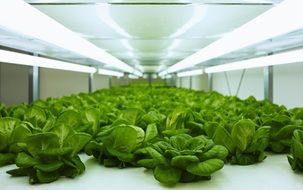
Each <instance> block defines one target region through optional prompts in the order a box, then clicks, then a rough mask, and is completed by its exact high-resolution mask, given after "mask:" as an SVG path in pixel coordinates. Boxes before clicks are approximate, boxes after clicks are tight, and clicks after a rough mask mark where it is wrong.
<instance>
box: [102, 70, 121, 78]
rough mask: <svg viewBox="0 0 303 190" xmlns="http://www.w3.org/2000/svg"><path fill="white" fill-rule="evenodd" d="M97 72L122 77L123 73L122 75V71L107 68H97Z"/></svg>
mask: <svg viewBox="0 0 303 190" xmlns="http://www.w3.org/2000/svg"><path fill="white" fill-rule="evenodd" d="M98 74H100V75H109V76H116V77H123V75H124V74H123V73H122V72H118V71H112V70H107V69H98Z"/></svg>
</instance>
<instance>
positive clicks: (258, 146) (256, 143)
mask: <svg viewBox="0 0 303 190" xmlns="http://www.w3.org/2000/svg"><path fill="white" fill-rule="evenodd" d="M270 129H271V127H269V126H264V127H260V128H259V129H258V130H257V131H256V132H255V134H254V136H253V140H252V142H251V144H250V146H249V147H248V149H247V150H246V152H255V151H260V152H263V151H264V150H265V149H266V148H267V146H268V144H269V140H270Z"/></svg>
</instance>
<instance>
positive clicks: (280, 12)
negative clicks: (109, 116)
mask: <svg viewBox="0 0 303 190" xmlns="http://www.w3.org/2000/svg"><path fill="white" fill-rule="evenodd" d="M302 6H303V2H302V0H284V1H282V2H281V3H280V4H278V5H276V6H275V7H273V8H271V9H270V10H268V11H266V12H265V13H263V14H261V15H260V16H257V17H256V18H255V19H253V20H251V21H249V22H248V23H246V24H244V25H242V26H241V27H239V28H238V29H236V30H234V31H232V32H230V33H228V34H226V35H225V36H224V37H222V38H221V39H219V40H217V41H215V42H214V43H212V44H210V45H209V46H207V47H205V48H203V49H201V50H200V51H198V52H196V53H194V54H192V55H190V56H189V57H187V58H185V59H183V60H182V61H180V62H178V63H176V64H174V65H173V66H171V67H169V68H168V69H167V71H166V72H168V73H173V72H176V71H179V70H182V69H185V68H190V67H192V66H194V65H197V64H199V63H202V62H206V61H208V60H210V59H213V58H216V57H219V56H222V55H225V54H227V53H230V52H232V51H235V50H239V49H241V48H244V47H247V46H249V45H253V44H256V43H258V42H261V41H264V40H267V39H270V38H273V37H276V36H279V35H283V34H286V33H289V32H292V31H295V30H298V29H300V28H302V27H303V11H302Z"/></svg>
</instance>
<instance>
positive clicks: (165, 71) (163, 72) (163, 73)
mask: <svg viewBox="0 0 303 190" xmlns="http://www.w3.org/2000/svg"><path fill="white" fill-rule="evenodd" d="M168 74H169V73H168V72H167V70H164V71H162V72H160V73H159V76H160V77H163V76H165V75H168Z"/></svg>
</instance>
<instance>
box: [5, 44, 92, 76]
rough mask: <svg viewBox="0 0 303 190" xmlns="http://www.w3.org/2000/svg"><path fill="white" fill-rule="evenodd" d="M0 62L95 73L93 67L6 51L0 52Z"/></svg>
mask: <svg viewBox="0 0 303 190" xmlns="http://www.w3.org/2000/svg"><path fill="white" fill-rule="evenodd" d="M0 62H3V63H11V64H18V65H26V66H37V67H42V68H49V69H60V70H66V71H76V72H84V73H95V72H96V68H94V67H89V66H84V65H79V64H73V63H68V62H64V61H58V60H54V59H48V58H43V57H37V56H31V55H26V54H22V53H16V52H11V51H6V50H0Z"/></svg>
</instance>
